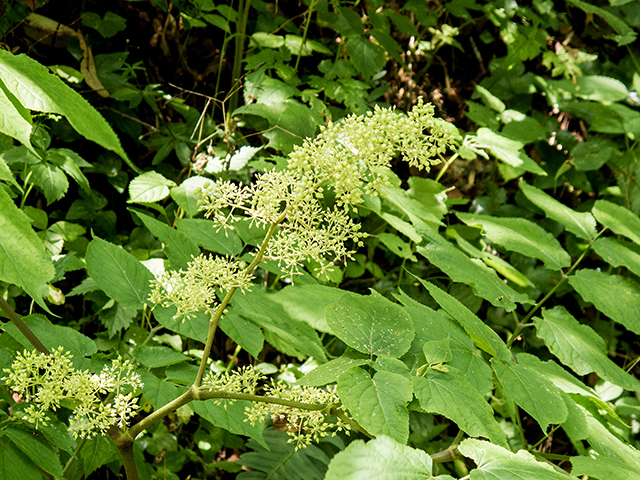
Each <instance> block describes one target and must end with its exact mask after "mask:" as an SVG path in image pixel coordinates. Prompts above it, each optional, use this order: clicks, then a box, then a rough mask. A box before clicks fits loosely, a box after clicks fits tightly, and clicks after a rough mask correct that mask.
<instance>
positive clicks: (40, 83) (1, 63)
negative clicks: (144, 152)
mask: <svg viewBox="0 0 640 480" xmlns="http://www.w3.org/2000/svg"><path fill="white" fill-rule="evenodd" d="M0 82H2V83H4V85H5V86H6V88H7V90H9V91H10V92H11V93H12V94H13V95H15V97H16V98H17V100H18V101H19V102H20V103H21V104H22V105H23V106H24V107H25V108H26V109H28V110H35V111H38V112H46V113H57V114H59V115H64V116H65V117H66V118H67V120H68V121H69V123H70V124H71V126H72V127H73V128H74V129H75V130H76V131H77V132H78V133H79V134H81V135H82V136H84V137H85V138H87V139H89V140H91V141H93V142H96V143H97V144H99V145H101V146H103V147H104V148H106V149H107V150H111V151H112V152H115V153H116V154H118V155H119V156H120V157H121V158H123V159H124V160H125V161H126V162H127V164H128V165H129V166H130V167H131V168H132V169H133V170H134V171H136V172H140V170H139V169H138V168H137V167H136V166H135V165H133V163H131V160H129V157H127V154H126V153H125V151H124V150H123V148H122V145H120V140H119V139H118V137H117V136H116V134H115V133H114V131H113V130H112V129H111V127H110V126H109V124H108V123H107V122H106V121H105V119H104V118H103V117H102V116H101V115H100V114H99V113H98V111H97V110H96V109H94V108H93V107H92V106H91V105H90V104H89V103H88V102H87V101H86V100H85V99H84V98H82V96H80V94H78V93H77V92H76V91H75V90H73V89H72V88H71V87H69V86H67V85H65V84H64V82H63V81H62V80H60V78H58V77H57V76H55V75H54V74H52V73H50V72H49V69H48V68H47V67H45V66H43V65H41V64H39V63H38V62H36V61H35V60H33V59H31V58H29V57H28V56H26V55H24V54H22V55H13V54H11V53H10V52H7V51H6V50H0Z"/></svg>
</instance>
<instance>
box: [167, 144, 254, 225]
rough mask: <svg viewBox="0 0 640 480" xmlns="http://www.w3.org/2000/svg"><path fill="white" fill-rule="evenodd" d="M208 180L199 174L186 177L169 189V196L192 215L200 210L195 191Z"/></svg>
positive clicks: (198, 196) (198, 197)
mask: <svg viewBox="0 0 640 480" xmlns="http://www.w3.org/2000/svg"><path fill="white" fill-rule="evenodd" d="M243 148H244V147H243ZM209 181H210V180H209V179H208V178H206V177H200V176H195V177H190V178H187V179H186V180H185V181H184V182H182V183H181V184H180V185H178V186H177V187H173V188H172V189H171V198H173V200H174V201H175V202H176V203H177V204H178V205H180V207H181V208H182V209H183V210H184V211H185V212H187V215H189V216H190V217H193V216H195V215H197V214H198V212H199V211H200V205H199V204H198V202H199V201H200V200H201V199H202V197H201V196H200V195H198V194H197V193H196V191H197V190H198V189H199V188H201V187H202V186H203V185H204V184H205V183H206V182H209Z"/></svg>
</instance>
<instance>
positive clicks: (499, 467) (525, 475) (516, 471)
mask: <svg viewBox="0 0 640 480" xmlns="http://www.w3.org/2000/svg"><path fill="white" fill-rule="evenodd" d="M458 450H460V453H462V455H464V456H465V457H469V458H472V459H473V460H474V461H475V462H476V465H477V466H478V468H477V469H475V470H472V471H471V475H470V477H469V478H470V479H471V480H490V479H491V480H493V479H496V480H497V479H499V480H567V474H566V473H560V472H558V471H557V470H554V468H553V466H551V465H549V464H548V463H542V462H539V461H537V460H536V459H535V457H534V456H533V455H531V454H530V453H529V452H527V451H525V450H520V451H519V452H518V453H515V454H514V453H511V452H510V451H509V450H507V449H505V448H502V447H500V446H498V445H493V444H491V443H489V442H485V441H482V440H475V439H473V438H468V439H466V440H464V441H463V442H462V443H461V444H460V446H459V447H458Z"/></svg>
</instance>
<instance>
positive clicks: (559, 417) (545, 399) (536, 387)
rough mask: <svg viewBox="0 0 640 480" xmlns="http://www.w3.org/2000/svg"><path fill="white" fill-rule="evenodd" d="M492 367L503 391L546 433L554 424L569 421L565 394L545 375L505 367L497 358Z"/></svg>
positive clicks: (527, 369) (510, 366) (531, 369)
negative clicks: (549, 426) (550, 425)
mask: <svg viewBox="0 0 640 480" xmlns="http://www.w3.org/2000/svg"><path fill="white" fill-rule="evenodd" d="M491 366H492V367H493V371H494V372H495V373H496V376H497V377H498V380H499V381H500V383H501V384H502V388H503V389H504V390H505V391H506V392H507V393H508V394H509V395H510V396H511V397H512V398H513V399H514V401H515V402H516V403H517V404H518V405H519V406H520V407H522V409H523V410H524V411H526V412H527V413H528V414H529V415H531V416H532V417H533V418H535V420H536V421H537V422H538V423H539V424H540V427H541V428H542V430H543V431H546V430H547V426H548V425H549V424H550V423H553V424H556V423H563V422H564V421H565V420H566V419H567V414H568V412H567V407H566V406H565V404H564V401H563V400H562V396H561V395H560V393H561V391H560V390H558V388H557V387H556V386H555V385H554V384H553V383H552V382H551V381H550V380H549V379H547V378H546V377H544V375H542V374H540V373H538V372H537V371H536V370H534V369H533V368H530V367H527V366H526V365H522V364H511V365H505V364H504V363H502V362H501V361H499V360H496V359H493V358H492V359H491Z"/></svg>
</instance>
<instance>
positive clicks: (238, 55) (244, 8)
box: [228, 0, 251, 115]
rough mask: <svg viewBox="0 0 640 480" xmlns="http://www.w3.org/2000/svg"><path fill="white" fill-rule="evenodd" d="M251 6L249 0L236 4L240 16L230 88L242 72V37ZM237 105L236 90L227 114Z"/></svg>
mask: <svg viewBox="0 0 640 480" xmlns="http://www.w3.org/2000/svg"><path fill="white" fill-rule="evenodd" d="M250 7H251V0H244V3H243V2H242V0H241V1H240V5H239V6H238V13H239V14H240V18H239V19H238V22H237V23H236V27H237V32H236V35H237V36H236V38H235V40H236V50H235V52H234V56H233V73H232V75H233V76H232V88H233V87H235V84H236V83H237V82H239V81H240V73H241V72H242V57H243V56H244V39H245V37H246V31H247V20H248V18H249V8H250ZM237 106H238V90H236V91H235V92H234V93H233V95H232V96H231V98H230V99H229V112H228V114H229V115H232V114H233V111H234V110H235V109H236V107H237Z"/></svg>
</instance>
